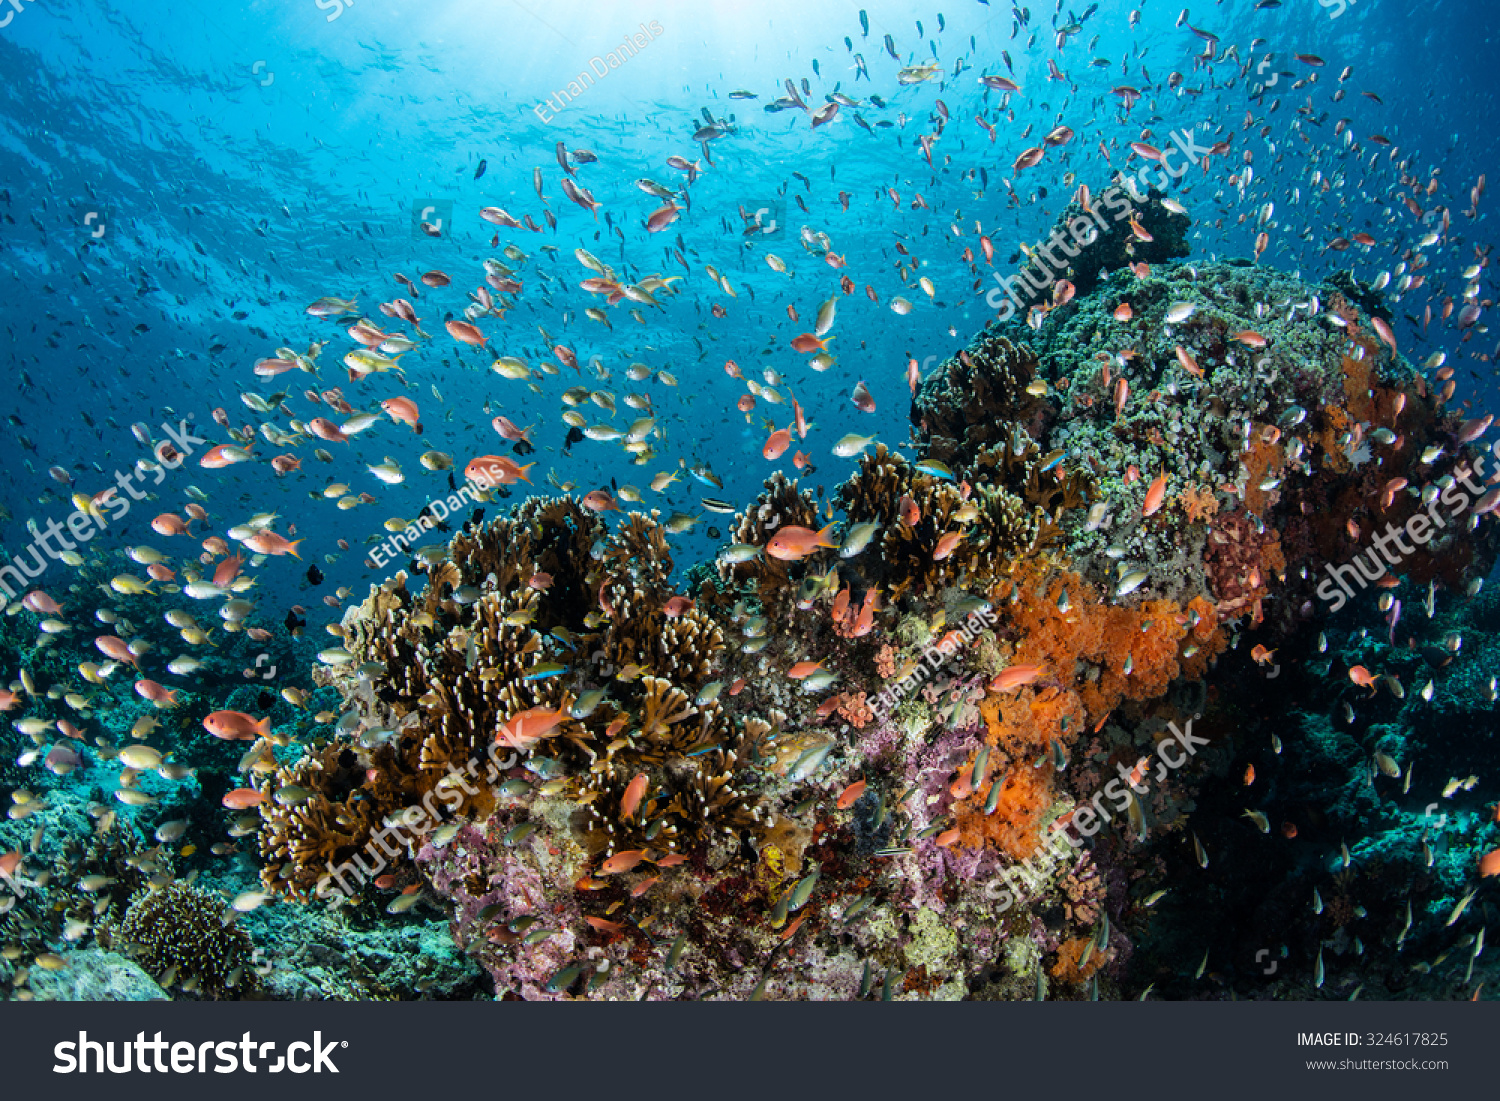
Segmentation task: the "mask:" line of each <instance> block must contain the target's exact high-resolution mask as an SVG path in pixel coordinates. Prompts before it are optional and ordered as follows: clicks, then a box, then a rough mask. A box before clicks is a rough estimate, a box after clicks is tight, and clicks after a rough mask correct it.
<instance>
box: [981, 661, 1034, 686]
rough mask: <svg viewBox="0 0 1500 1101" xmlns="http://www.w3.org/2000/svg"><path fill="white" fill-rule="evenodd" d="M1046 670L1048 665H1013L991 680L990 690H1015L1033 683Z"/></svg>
mask: <svg viewBox="0 0 1500 1101" xmlns="http://www.w3.org/2000/svg"><path fill="white" fill-rule="evenodd" d="M1044 672H1046V667H1045V666H1043V665H1037V664H1030V665H1012V666H1011V667H1010V668H1008V669H1005V670H1003V671H1002V672H1001V673H1000V675H999V676H998V677H996V678H995V679H994V680H992V681H990V691H992V692H1014V691H1015V690H1016V689H1018V688H1023V687H1025V686H1026V685H1028V684H1031V683H1032V682H1033V681H1035V680H1036V679H1037V678H1039V677H1040V676H1041V675H1042V674H1043V673H1044Z"/></svg>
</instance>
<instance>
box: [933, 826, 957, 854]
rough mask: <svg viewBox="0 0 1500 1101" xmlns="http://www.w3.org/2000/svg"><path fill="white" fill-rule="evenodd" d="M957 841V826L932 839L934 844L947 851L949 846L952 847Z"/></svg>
mask: <svg viewBox="0 0 1500 1101" xmlns="http://www.w3.org/2000/svg"><path fill="white" fill-rule="evenodd" d="M957 841H958V828H957V827H956V826H955V827H954V828H953V829H951V830H944V831H943V832H942V833H940V834H938V835H937V836H936V837H934V838H933V839H932V843H933V844H934V845H936V846H937V847H938V848H940V849H946V848H947V847H948V846H949V845H952V844H954V843H955V842H957Z"/></svg>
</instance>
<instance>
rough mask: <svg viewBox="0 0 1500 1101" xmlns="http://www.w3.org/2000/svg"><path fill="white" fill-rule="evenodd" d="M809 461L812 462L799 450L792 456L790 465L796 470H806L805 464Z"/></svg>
mask: <svg viewBox="0 0 1500 1101" xmlns="http://www.w3.org/2000/svg"><path fill="white" fill-rule="evenodd" d="M810 462H812V460H811V459H809V458H808V457H807V454H806V453H805V452H802V451H799V452H797V453H796V454H795V455H793V456H792V465H793V466H795V467H796V468H797V469H798V470H806V469H807V464H808V463H810Z"/></svg>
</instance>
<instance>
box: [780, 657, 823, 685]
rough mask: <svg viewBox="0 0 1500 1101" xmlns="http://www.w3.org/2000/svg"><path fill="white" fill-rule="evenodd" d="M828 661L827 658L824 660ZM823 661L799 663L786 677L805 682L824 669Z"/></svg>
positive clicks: (787, 672)
mask: <svg viewBox="0 0 1500 1101" xmlns="http://www.w3.org/2000/svg"><path fill="white" fill-rule="evenodd" d="M827 660H828V659H827V658H824V659H823V661H827ZM823 661H799V662H797V664H796V665H793V666H792V667H791V668H790V669H788V670H787V671H786V675H787V676H788V677H790V678H791V679H792V680H803V679H804V678H806V677H810V676H812V675H813V674H814V673H816V672H817V671H818V670H819V669H821V668H823Z"/></svg>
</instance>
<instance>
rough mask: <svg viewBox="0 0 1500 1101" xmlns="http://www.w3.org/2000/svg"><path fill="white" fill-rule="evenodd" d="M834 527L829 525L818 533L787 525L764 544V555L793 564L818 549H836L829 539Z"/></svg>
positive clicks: (836, 545) (835, 545) (835, 544)
mask: <svg viewBox="0 0 1500 1101" xmlns="http://www.w3.org/2000/svg"><path fill="white" fill-rule="evenodd" d="M833 528H834V525H833V524H829V525H828V526H827V527H825V528H822V529H821V530H819V531H813V530H811V529H809V528H803V527H797V526H796V525H794V524H788V525H787V526H786V527H784V528H782V529H781V530H780V531H778V532H777V533H776V534H775V535H773V536H771V538H770V539H769V540H768V541H767V542H766V553H767V554H769V555H770V556H771V557H772V558H779V559H781V560H782V561H783V562H795V561H797V560H798V559H801V558H806V557H807V556H808V555H810V554H812V553H814V552H815V551H816V550H817V549H818V548H819V547H827V548H828V549H830V550H833V549H836V548H837V547H838V544H837V543H835V542H833V541H832V540H831V538H830V536H831V535H832V532H833Z"/></svg>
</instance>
